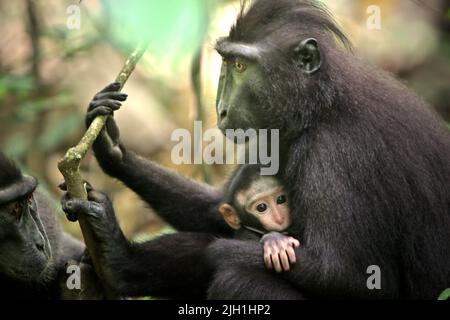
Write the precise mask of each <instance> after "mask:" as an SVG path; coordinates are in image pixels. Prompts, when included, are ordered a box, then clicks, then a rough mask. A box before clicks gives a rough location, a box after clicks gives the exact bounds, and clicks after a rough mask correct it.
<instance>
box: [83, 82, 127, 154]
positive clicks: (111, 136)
mask: <svg viewBox="0 0 450 320" xmlns="http://www.w3.org/2000/svg"><path fill="white" fill-rule="evenodd" d="M119 89H120V83H118V82H113V83H111V84H109V85H108V86H106V87H105V88H104V89H103V90H102V91H100V92H98V93H97V94H96V95H95V96H94V98H92V100H91V102H90V103H89V107H88V110H87V113H86V119H85V120H86V126H87V127H89V126H90V125H91V123H92V121H93V120H94V119H95V118H96V117H97V116H101V115H103V116H108V118H107V120H106V125H105V128H103V129H102V131H101V132H100V134H99V136H98V137H97V140H96V141H95V143H94V150H95V151H98V153H100V154H103V155H104V156H106V157H108V158H109V159H110V161H111V160H112V161H119V162H120V161H121V160H122V157H123V150H122V148H121V145H120V140H119V137H120V131H119V128H118V127H117V124H116V122H115V121H114V118H113V117H112V116H113V114H114V111H116V110H119V108H120V107H121V105H122V103H121V102H123V101H125V100H126V99H127V97H128V95H127V94H126V93H122V92H118V90H119Z"/></svg>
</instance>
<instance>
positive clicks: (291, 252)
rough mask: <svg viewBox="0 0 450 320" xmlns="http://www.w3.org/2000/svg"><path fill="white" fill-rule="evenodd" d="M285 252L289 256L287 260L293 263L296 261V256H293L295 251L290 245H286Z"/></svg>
mask: <svg viewBox="0 0 450 320" xmlns="http://www.w3.org/2000/svg"><path fill="white" fill-rule="evenodd" d="M286 253H287V255H288V257H289V262H290V263H291V264H294V263H296V262H297V257H296V256H295V251H294V249H293V248H292V247H288V248H287V249H286Z"/></svg>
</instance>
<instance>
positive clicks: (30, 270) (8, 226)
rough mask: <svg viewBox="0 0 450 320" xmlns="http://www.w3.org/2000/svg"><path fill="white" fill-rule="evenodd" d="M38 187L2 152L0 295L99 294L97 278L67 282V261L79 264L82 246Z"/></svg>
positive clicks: (53, 296) (90, 296) (63, 296)
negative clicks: (74, 284)
mask: <svg viewBox="0 0 450 320" xmlns="http://www.w3.org/2000/svg"><path fill="white" fill-rule="evenodd" d="M37 186H38V183H37V181H36V179H35V178H33V177H30V176H26V175H23V174H22V173H21V171H20V170H19V169H18V168H17V167H16V165H15V164H14V163H13V162H12V161H11V160H9V159H8V158H7V157H6V156H5V155H4V154H3V153H1V152H0V288H1V291H0V299H70V298H77V299H79V298H87V299H94V298H102V297H103V293H102V289H101V286H100V283H85V282H84V281H82V284H83V285H88V287H89V288H87V287H84V286H82V288H81V289H82V292H81V291H80V290H74V291H73V292H72V290H70V289H69V288H68V287H67V285H66V280H67V279H68V277H69V275H70V274H67V273H66V263H70V262H76V263H77V264H79V265H81V263H82V261H83V257H84V251H85V246H84V245H83V244H82V243H81V242H79V241H78V240H75V239H74V238H72V237H71V236H69V235H68V234H66V233H64V232H63V231H62V229H61V226H60V224H59V221H58V219H57V215H56V214H55V213H54V212H53V210H52V208H51V205H50V204H49V203H48V201H47V199H46V197H45V196H44V195H43V194H42V192H40V191H37V190H36V188H37ZM86 270H87V269H82V274H81V277H84V276H88V275H87V274H84V273H83V272H84V271H86ZM91 272H93V271H91ZM89 276H90V277H91V278H90V279H94V280H95V279H97V278H96V277H95V276H94V277H92V275H89Z"/></svg>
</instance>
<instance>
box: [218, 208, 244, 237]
mask: <svg viewBox="0 0 450 320" xmlns="http://www.w3.org/2000/svg"><path fill="white" fill-rule="evenodd" d="M219 212H220V214H222V216H223V218H224V219H225V222H226V223H227V224H228V225H229V226H230V227H231V228H233V229H235V230H237V229H240V228H241V221H240V220H239V217H238V215H237V212H236V210H235V209H234V207H233V206H231V205H229V204H228V203H224V204H222V205H221V206H220V207H219Z"/></svg>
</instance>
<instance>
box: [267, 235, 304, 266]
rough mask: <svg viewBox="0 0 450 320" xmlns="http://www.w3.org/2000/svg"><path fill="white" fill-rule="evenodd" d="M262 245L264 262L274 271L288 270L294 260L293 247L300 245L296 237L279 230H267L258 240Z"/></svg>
mask: <svg viewBox="0 0 450 320" xmlns="http://www.w3.org/2000/svg"><path fill="white" fill-rule="evenodd" d="M260 242H261V243H262V244H263V247H264V264H265V265H266V267H267V268H268V269H275V271H276V272H282V271H283V270H284V271H289V269H290V264H294V263H295V261H296V257H295V251H294V248H297V247H298V246H300V242H298V240H297V239H295V238H292V237H289V236H285V235H284V234H281V233H279V232H269V233H267V234H265V235H264V236H263V237H262V238H261V241H260Z"/></svg>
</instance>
